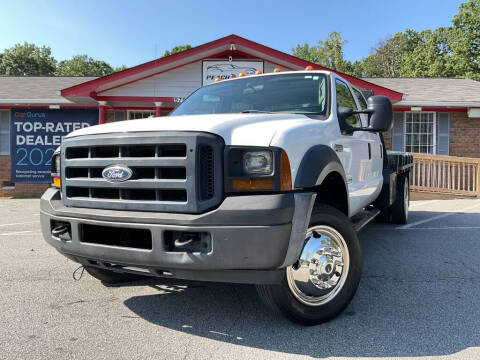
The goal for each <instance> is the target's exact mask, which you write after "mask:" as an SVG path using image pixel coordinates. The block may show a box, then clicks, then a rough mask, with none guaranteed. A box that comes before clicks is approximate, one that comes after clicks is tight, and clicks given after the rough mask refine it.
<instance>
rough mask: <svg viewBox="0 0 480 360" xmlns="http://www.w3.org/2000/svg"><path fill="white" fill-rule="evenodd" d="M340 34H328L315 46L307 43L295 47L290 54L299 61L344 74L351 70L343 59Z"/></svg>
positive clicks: (333, 32) (343, 42)
mask: <svg viewBox="0 0 480 360" xmlns="http://www.w3.org/2000/svg"><path fill="white" fill-rule="evenodd" d="M345 43H346V40H343V39H342V36H341V35H340V32H338V31H332V32H330V33H329V34H328V35H327V36H326V37H325V39H324V40H318V43H317V45H314V46H310V45H309V44H308V43H305V44H303V45H300V44H299V45H297V46H296V47H295V48H294V49H292V54H293V55H295V56H296V57H299V58H301V59H304V60H307V61H310V62H313V63H315V64H318V65H321V66H325V67H328V68H329V69H333V70H337V71H340V72H346V71H350V70H351V64H350V63H349V62H348V61H346V60H344V58H343V45H344V44H345Z"/></svg>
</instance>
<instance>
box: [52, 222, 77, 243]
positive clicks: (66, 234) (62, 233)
mask: <svg viewBox="0 0 480 360" xmlns="http://www.w3.org/2000/svg"><path fill="white" fill-rule="evenodd" d="M52 236H54V237H57V238H59V239H60V240H62V241H70V240H72V237H71V236H70V227H69V226H67V225H59V226H57V227H54V228H53V229H52Z"/></svg>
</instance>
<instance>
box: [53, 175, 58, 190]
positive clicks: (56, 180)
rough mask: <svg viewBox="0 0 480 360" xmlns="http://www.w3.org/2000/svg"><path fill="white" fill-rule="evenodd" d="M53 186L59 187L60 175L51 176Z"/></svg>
mask: <svg viewBox="0 0 480 360" xmlns="http://www.w3.org/2000/svg"><path fill="white" fill-rule="evenodd" d="M52 184H53V186H56V187H58V188H59V187H60V176H52Z"/></svg>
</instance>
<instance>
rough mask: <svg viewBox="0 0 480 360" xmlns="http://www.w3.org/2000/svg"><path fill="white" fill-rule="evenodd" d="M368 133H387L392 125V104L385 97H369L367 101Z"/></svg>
mask: <svg viewBox="0 0 480 360" xmlns="http://www.w3.org/2000/svg"><path fill="white" fill-rule="evenodd" d="M366 112H367V113H368V114H369V116H368V118H369V124H370V126H369V127H368V129H369V130H370V131H389V130H390V129H391V128H392V125H393V111H392V103H391V102H390V99H389V98H387V97H386V96H379V95H377V96H370V97H369V98H368V99H367V111H366Z"/></svg>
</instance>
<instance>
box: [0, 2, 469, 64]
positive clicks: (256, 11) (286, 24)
mask: <svg viewBox="0 0 480 360" xmlns="http://www.w3.org/2000/svg"><path fill="white" fill-rule="evenodd" d="M461 2H462V1H461V0H458V1H457V0H402V1H393V0H310V1H299V0H296V1H295V0H290V1H285V0H278V1H270V0H263V1H258V0H256V1H251V0H238V1H220V0H215V1H213V0H196V1H195V0H181V1H178V0H170V1H164V0H156V1H153V0H152V1H146V0H131V1H125V0H115V1H113V0H111V1H109V0H96V1H92V0H35V1H24V0H2V2H1V6H0V51H3V49H5V48H9V47H12V46H13V45H14V44H16V43H23V42H25V41H27V42H30V43H35V44H36V45H46V46H49V47H51V49H52V54H53V56H54V57H55V58H56V59H57V60H64V59H69V58H71V57H72V56H74V55H77V54H88V55H89V56H91V57H93V58H95V59H99V60H104V61H106V62H108V63H109V64H110V65H112V66H120V65H122V64H124V65H126V66H128V67H130V66H134V65H138V64H141V63H144V62H146V61H149V60H152V59H154V58H156V57H159V56H161V55H162V54H163V52H164V51H165V50H166V49H170V48H172V47H173V46H175V45H177V44H185V43H189V44H191V45H192V46H196V45H201V44H203V43H206V42H209V41H212V40H215V39H218V38H220V37H223V36H226V35H230V34H236V35H240V36H242V37H245V38H247V39H250V40H253V41H256V42H258V43H261V44H263V45H267V46H270V47H272V48H274V49H277V50H280V51H283V52H286V53H291V50H292V48H293V47H295V46H296V45H297V44H299V43H304V42H308V43H309V44H310V45H313V44H315V43H316V42H317V40H318V39H323V38H325V36H326V35H327V34H328V33H329V32H330V31H340V32H341V34H342V37H343V38H344V39H346V40H347V41H348V42H347V43H346V44H345V46H344V53H345V58H346V59H347V60H350V61H353V60H359V59H361V58H362V57H365V56H367V55H368V54H369V53H370V51H371V49H372V47H373V46H374V45H375V44H376V43H377V42H378V40H381V39H385V38H386V37H387V36H389V35H392V34H393V33H395V32H397V31H402V30H405V29H406V28H411V29H415V30H424V29H434V28H436V27H439V26H449V25H450V24H451V19H452V17H453V15H455V14H456V13H457V11H458V5H459V4H460V3H461Z"/></svg>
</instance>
